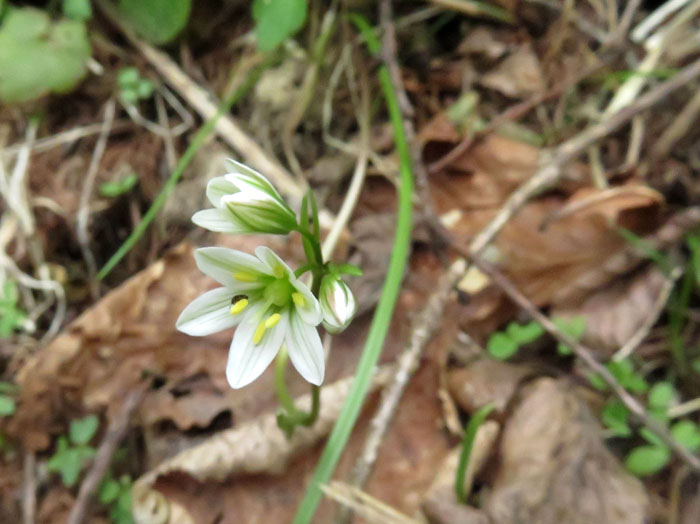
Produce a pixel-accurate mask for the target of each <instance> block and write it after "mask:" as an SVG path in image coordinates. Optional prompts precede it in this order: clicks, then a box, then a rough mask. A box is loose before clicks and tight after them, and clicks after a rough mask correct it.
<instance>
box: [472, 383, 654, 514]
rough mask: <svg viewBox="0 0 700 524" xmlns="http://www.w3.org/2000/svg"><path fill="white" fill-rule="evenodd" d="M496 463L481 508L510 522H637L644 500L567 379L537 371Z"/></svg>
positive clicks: (646, 511) (643, 511) (637, 484)
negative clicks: (493, 475) (540, 373)
mask: <svg viewBox="0 0 700 524" xmlns="http://www.w3.org/2000/svg"><path fill="white" fill-rule="evenodd" d="M500 455H501V460H500V468H499V471H498V474H497V477H496V480H495V482H494V484H493V486H492V491H491V492H490V494H489V495H488V498H487V500H486V505H485V508H486V510H487V512H488V514H489V516H490V517H491V519H492V520H493V521H494V522H498V523H499V524H509V523H516V522H537V523H538V524H559V523H561V522H567V523H571V524H579V523H580V524H584V523H586V524H588V523H590V522H596V523H599V524H608V523H610V524H613V523H615V524H628V523H629V524H642V523H644V522H647V521H648V519H649V518H650V515H649V510H650V508H649V500H648V498H647V495H646V493H645V491H644V487H643V486H642V484H641V482H640V481H639V480H638V479H636V478H634V477H632V476H631V475H630V474H629V473H627V472H626V471H625V470H624V468H623V467H622V465H621V464H620V463H619V461H618V460H617V459H616V458H615V457H614V456H613V455H612V453H611V452H610V451H609V450H608V449H607V447H606V446H605V443H604V442H603V441H602V439H601V427H600V425H599V424H598V422H597V421H596V420H595V419H594V417H593V415H592V414H591V413H590V411H589V410H588V408H587V406H586V405H585V404H584V402H583V401H581V400H580V399H579V398H578V397H577V396H576V393H575V392H574V391H572V389H571V386H570V384H567V383H566V382H564V381H556V380H553V379H550V378H542V379H539V380H538V381H537V382H535V383H534V384H532V386H530V387H529V388H528V389H527V390H526V391H525V392H524V395H523V400H522V402H521V403H520V404H519V406H518V407H517V408H516V409H515V411H514V412H513V415H512V417H510V419H509V420H508V421H507V422H506V425H505V428H504V433H503V438H502V440H501V448H500Z"/></svg>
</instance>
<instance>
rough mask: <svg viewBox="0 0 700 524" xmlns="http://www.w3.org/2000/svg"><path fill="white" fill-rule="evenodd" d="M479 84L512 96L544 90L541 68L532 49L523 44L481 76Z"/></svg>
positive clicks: (517, 96)
mask: <svg viewBox="0 0 700 524" xmlns="http://www.w3.org/2000/svg"><path fill="white" fill-rule="evenodd" d="M480 82H481V84H482V85H484V86H485V87H488V88H490V89H494V90H496V91H499V92H501V93H503V94H504V95H506V96H510V97H512V98H524V97H526V96H529V95H534V94H536V93H539V92H541V91H543V90H544V88H545V80H544V76H543V75H542V68H541V66H540V62H539V60H538V59H537V55H535V53H534V51H533V50H532V46H531V45H529V44H524V45H522V46H520V47H519V48H518V50H517V51H515V53H513V54H512V55H510V56H508V57H507V58H505V60H503V61H502V62H501V63H500V64H498V65H497V66H496V67H495V68H494V69H492V70H491V71H489V72H487V73H486V74H485V75H484V76H483V77H482V78H481V81H480Z"/></svg>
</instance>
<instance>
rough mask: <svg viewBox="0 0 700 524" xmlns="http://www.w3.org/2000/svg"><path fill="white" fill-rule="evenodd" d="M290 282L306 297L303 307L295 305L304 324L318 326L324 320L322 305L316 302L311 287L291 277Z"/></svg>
mask: <svg viewBox="0 0 700 524" xmlns="http://www.w3.org/2000/svg"><path fill="white" fill-rule="evenodd" d="M289 281H290V282H291V284H292V285H293V286H294V289H296V290H297V292H298V293H301V295H302V296H303V297H304V304H303V305H302V306H300V305H297V304H295V305H294V307H295V309H296V310H297V312H298V313H299V315H301V317H302V318H303V319H304V322H306V323H307V324H311V325H312V326H317V325H318V324H319V323H320V322H321V319H323V313H322V312H321V305H320V304H319V303H318V300H316V297H315V296H314V294H313V293H312V292H311V290H310V289H309V287H308V286H307V285H306V284H304V283H303V282H302V281H301V280H299V279H297V278H295V277H291V278H290V279H289Z"/></svg>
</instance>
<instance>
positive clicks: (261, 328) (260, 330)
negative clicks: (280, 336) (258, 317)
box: [253, 320, 267, 344]
mask: <svg viewBox="0 0 700 524" xmlns="http://www.w3.org/2000/svg"><path fill="white" fill-rule="evenodd" d="M266 329H267V327H266V326H265V321H264V320H263V321H262V322H260V324H258V327H257V328H255V333H253V344H260V341H261V340H262V338H263V335H264V334H265V330H266Z"/></svg>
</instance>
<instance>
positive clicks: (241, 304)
mask: <svg viewBox="0 0 700 524" xmlns="http://www.w3.org/2000/svg"><path fill="white" fill-rule="evenodd" d="M246 307H248V299H247V298H242V299H240V300H239V301H238V302H236V303H235V304H234V305H232V306H231V314H232V315H238V313H240V312H241V311H243V310H244V309H245V308H246Z"/></svg>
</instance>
